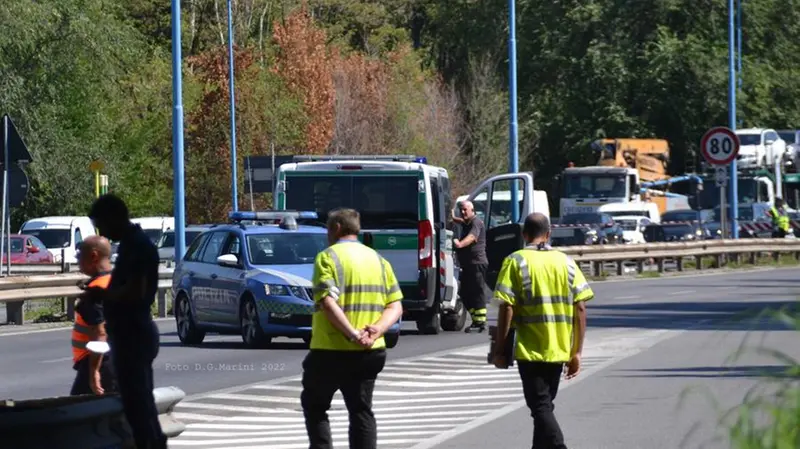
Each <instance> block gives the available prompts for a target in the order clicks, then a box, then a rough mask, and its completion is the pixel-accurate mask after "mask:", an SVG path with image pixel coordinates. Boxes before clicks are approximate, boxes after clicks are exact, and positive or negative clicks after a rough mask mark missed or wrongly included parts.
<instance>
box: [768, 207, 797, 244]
mask: <svg viewBox="0 0 800 449" xmlns="http://www.w3.org/2000/svg"><path fill="white" fill-rule="evenodd" d="M767 214H768V215H769V216H770V218H772V226H773V229H774V230H773V232H772V237H773V238H780V239H782V238H784V237H786V236H787V235H789V232H790V231H791V229H792V226H791V224H790V223H789V214H788V213H786V206H785V205H784V203H783V198H775V205H774V206H773V207H772V208H771V209H770V210H769V211H768V212H767Z"/></svg>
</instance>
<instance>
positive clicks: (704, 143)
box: [700, 126, 739, 165]
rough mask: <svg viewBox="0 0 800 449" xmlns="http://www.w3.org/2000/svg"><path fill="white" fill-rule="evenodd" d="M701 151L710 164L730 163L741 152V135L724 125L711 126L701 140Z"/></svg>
mask: <svg viewBox="0 0 800 449" xmlns="http://www.w3.org/2000/svg"><path fill="white" fill-rule="evenodd" d="M700 151H702V153H703V158H705V160H706V162H708V163H709V164H712V165H727V164H730V163H731V162H733V160H734V159H736V156H737V155H738V154H739V136H737V135H736V133H735V132H733V131H732V130H731V129H730V128H726V127H724V126H719V127H716V128H711V129H710V130H708V131H707V132H706V133H705V134H704V135H703V139H702V140H701V141H700Z"/></svg>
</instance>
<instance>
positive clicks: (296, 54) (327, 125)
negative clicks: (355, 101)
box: [273, 6, 335, 154]
mask: <svg viewBox="0 0 800 449" xmlns="http://www.w3.org/2000/svg"><path fill="white" fill-rule="evenodd" d="M274 29H275V31H274V33H273V38H274V40H275V42H276V43H277V45H278V48H279V52H278V57H277V61H276V65H275V67H274V70H275V71H276V72H277V73H278V74H280V75H281V76H282V77H283V78H284V79H285V80H286V82H287V84H288V87H289V89H290V90H292V91H293V92H295V93H297V94H299V95H300V96H301V97H302V98H303V102H304V104H305V108H306V113H307V114H308V117H309V123H308V126H307V131H306V150H307V151H308V152H309V153H311V154H324V153H325V151H326V150H327V149H328V146H329V145H330V143H331V139H332V137H333V130H334V102H335V91H334V87H333V73H332V70H331V64H330V57H329V55H328V51H327V48H326V36H325V31H323V30H322V29H320V28H318V27H317V26H316V25H315V24H314V21H313V20H312V19H311V17H310V15H309V14H308V10H307V9H306V7H305V6H303V7H302V8H300V9H298V10H297V11H295V12H293V13H292V14H290V15H289V16H288V17H287V18H286V20H285V21H284V23H280V22H275V25H274Z"/></svg>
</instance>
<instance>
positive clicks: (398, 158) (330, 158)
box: [292, 154, 428, 164]
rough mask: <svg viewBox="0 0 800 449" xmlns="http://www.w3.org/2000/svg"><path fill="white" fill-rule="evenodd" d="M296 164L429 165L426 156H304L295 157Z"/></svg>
mask: <svg viewBox="0 0 800 449" xmlns="http://www.w3.org/2000/svg"><path fill="white" fill-rule="evenodd" d="M292 160H293V161H294V162H319V161H391V162H416V163H418V164H427V163H428V158H426V157H425V156H412V155H385V156H383V155H373V156H369V155H366V156H365V155H340V154H337V155H302V156H294V157H293V158H292Z"/></svg>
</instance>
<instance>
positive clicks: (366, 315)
mask: <svg viewBox="0 0 800 449" xmlns="http://www.w3.org/2000/svg"><path fill="white" fill-rule="evenodd" d="M312 282H313V285H314V302H315V303H316V304H317V308H316V311H315V312H314V315H313V318H312V322H311V344H310V347H311V349H329V350H340V351H363V350H364V348H363V347H362V346H361V345H359V344H358V343H357V342H352V341H350V340H349V338H348V336H345V335H344V334H342V333H341V332H340V331H339V330H337V329H336V328H335V327H334V326H333V324H331V322H330V321H328V318H327V317H326V316H325V312H324V311H323V310H322V308H321V307H320V301H322V299H323V298H325V297H327V296H330V297H332V298H333V299H335V300H336V302H337V303H338V304H339V306H340V307H341V308H342V310H343V311H344V314H345V316H347V319H348V320H349V321H350V324H352V325H353V327H354V328H355V329H358V330H361V329H364V327H365V326H367V325H369V324H374V323H375V322H377V321H378V320H379V319H380V317H381V315H382V314H383V311H384V309H385V308H386V306H387V305H388V304H390V303H392V302H395V301H399V300H401V299H403V294H402V293H401V291H400V284H398V282H397V279H396V278H395V275H394V271H393V270H392V266H391V265H390V264H389V262H387V261H386V260H385V259H384V258H383V257H381V256H380V254H378V253H377V252H376V251H375V250H373V249H371V248H369V247H367V246H365V245H363V244H361V243H360V242H358V241H352V242H351V241H342V242H339V243H336V244H335V245H332V246H330V247H328V248H327V249H325V250H324V251H322V252H321V253H319V254H318V255H317V258H316V260H315V261H314V276H313V279H312ZM385 347H386V342H385V340H384V338H383V337H381V338H379V339H378V340H377V341H375V344H374V345H373V346H372V349H383V348H385Z"/></svg>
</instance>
